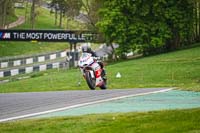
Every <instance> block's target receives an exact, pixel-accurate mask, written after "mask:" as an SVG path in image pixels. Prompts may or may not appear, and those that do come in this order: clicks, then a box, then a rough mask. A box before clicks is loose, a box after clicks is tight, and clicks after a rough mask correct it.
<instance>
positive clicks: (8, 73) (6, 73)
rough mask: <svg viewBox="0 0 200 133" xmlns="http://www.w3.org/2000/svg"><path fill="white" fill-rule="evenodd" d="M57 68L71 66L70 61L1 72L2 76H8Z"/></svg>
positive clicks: (0, 76)
mask: <svg viewBox="0 0 200 133" xmlns="http://www.w3.org/2000/svg"><path fill="white" fill-rule="evenodd" d="M55 68H57V69H58V68H69V62H54V63H49V64H41V65H34V66H27V67H21V68H17V69H10V70H6V71H1V72H0V78H3V77H7V76H15V75H18V74H27V73H32V72H37V71H46V70H48V69H55Z"/></svg>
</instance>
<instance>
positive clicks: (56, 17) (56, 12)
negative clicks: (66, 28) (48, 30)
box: [55, 9, 58, 26]
mask: <svg viewBox="0 0 200 133" xmlns="http://www.w3.org/2000/svg"><path fill="white" fill-rule="evenodd" d="M57 19H58V10H57V9H55V26H57Z"/></svg>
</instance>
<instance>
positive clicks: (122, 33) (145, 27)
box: [97, 0, 193, 57]
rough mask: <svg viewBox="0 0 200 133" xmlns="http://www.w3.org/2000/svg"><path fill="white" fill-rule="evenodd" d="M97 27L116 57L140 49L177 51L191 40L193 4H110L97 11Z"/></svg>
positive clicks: (115, 0)
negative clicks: (116, 48) (113, 45)
mask: <svg viewBox="0 0 200 133" xmlns="http://www.w3.org/2000/svg"><path fill="white" fill-rule="evenodd" d="M100 15H101V16H102V19H101V21H100V22H98V24H97V26H98V27H99V29H100V31H101V32H103V33H104V34H105V37H106V39H107V40H108V42H116V43H118V44H119V45H120V48H119V53H120V55H121V56H122V57H123V56H124V54H125V53H127V52H130V51H134V50H135V49H137V48H139V49H140V50H141V51H143V52H144V54H148V50H149V49H151V48H153V49H154V48H162V47H163V46H165V45H166V47H168V49H171V48H178V47H179V45H180V43H181V44H183V43H185V42H188V41H189V38H191V36H192V26H193V21H192V16H193V4H192V3H191V2H189V1H188V0H167V1H166V0H134V1H133V0H112V1H106V2H105V3H104V8H103V9H101V10H100Z"/></svg>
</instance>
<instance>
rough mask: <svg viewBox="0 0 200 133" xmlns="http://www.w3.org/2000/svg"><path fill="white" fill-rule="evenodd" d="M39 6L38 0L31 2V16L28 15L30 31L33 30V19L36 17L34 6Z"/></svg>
mask: <svg viewBox="0 0 200 133" xmlns="http://www.w3.org/2000/svg"><path fill="white" fill-rule="evenodd" d="M39 4H40V0H32V6H31V14H30V20H31V29H34V28H35V19H36V17H37V12H36V5H39Z"/></svg>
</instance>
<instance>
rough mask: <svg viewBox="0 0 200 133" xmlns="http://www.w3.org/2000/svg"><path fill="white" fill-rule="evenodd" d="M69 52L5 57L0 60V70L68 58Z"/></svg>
mask: <svg viewBox="0 0 200 133" xmlns="http://www.w3.org/2000/svg"><path fill="white" fill-rule="evenodd" d="M68 55H70V54H69V52H67V51H58V52H54V53H46V54H40V55H31V56H24V57H23V56H16V57H14V58H13V57H7V58H0V69H5V68H9V67H16V66H23V65H27V64H33V63H38V62H40V63H41V62H45V61H47V60H55V59H57V58H64V57H66V58H68Z"/></svg>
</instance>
